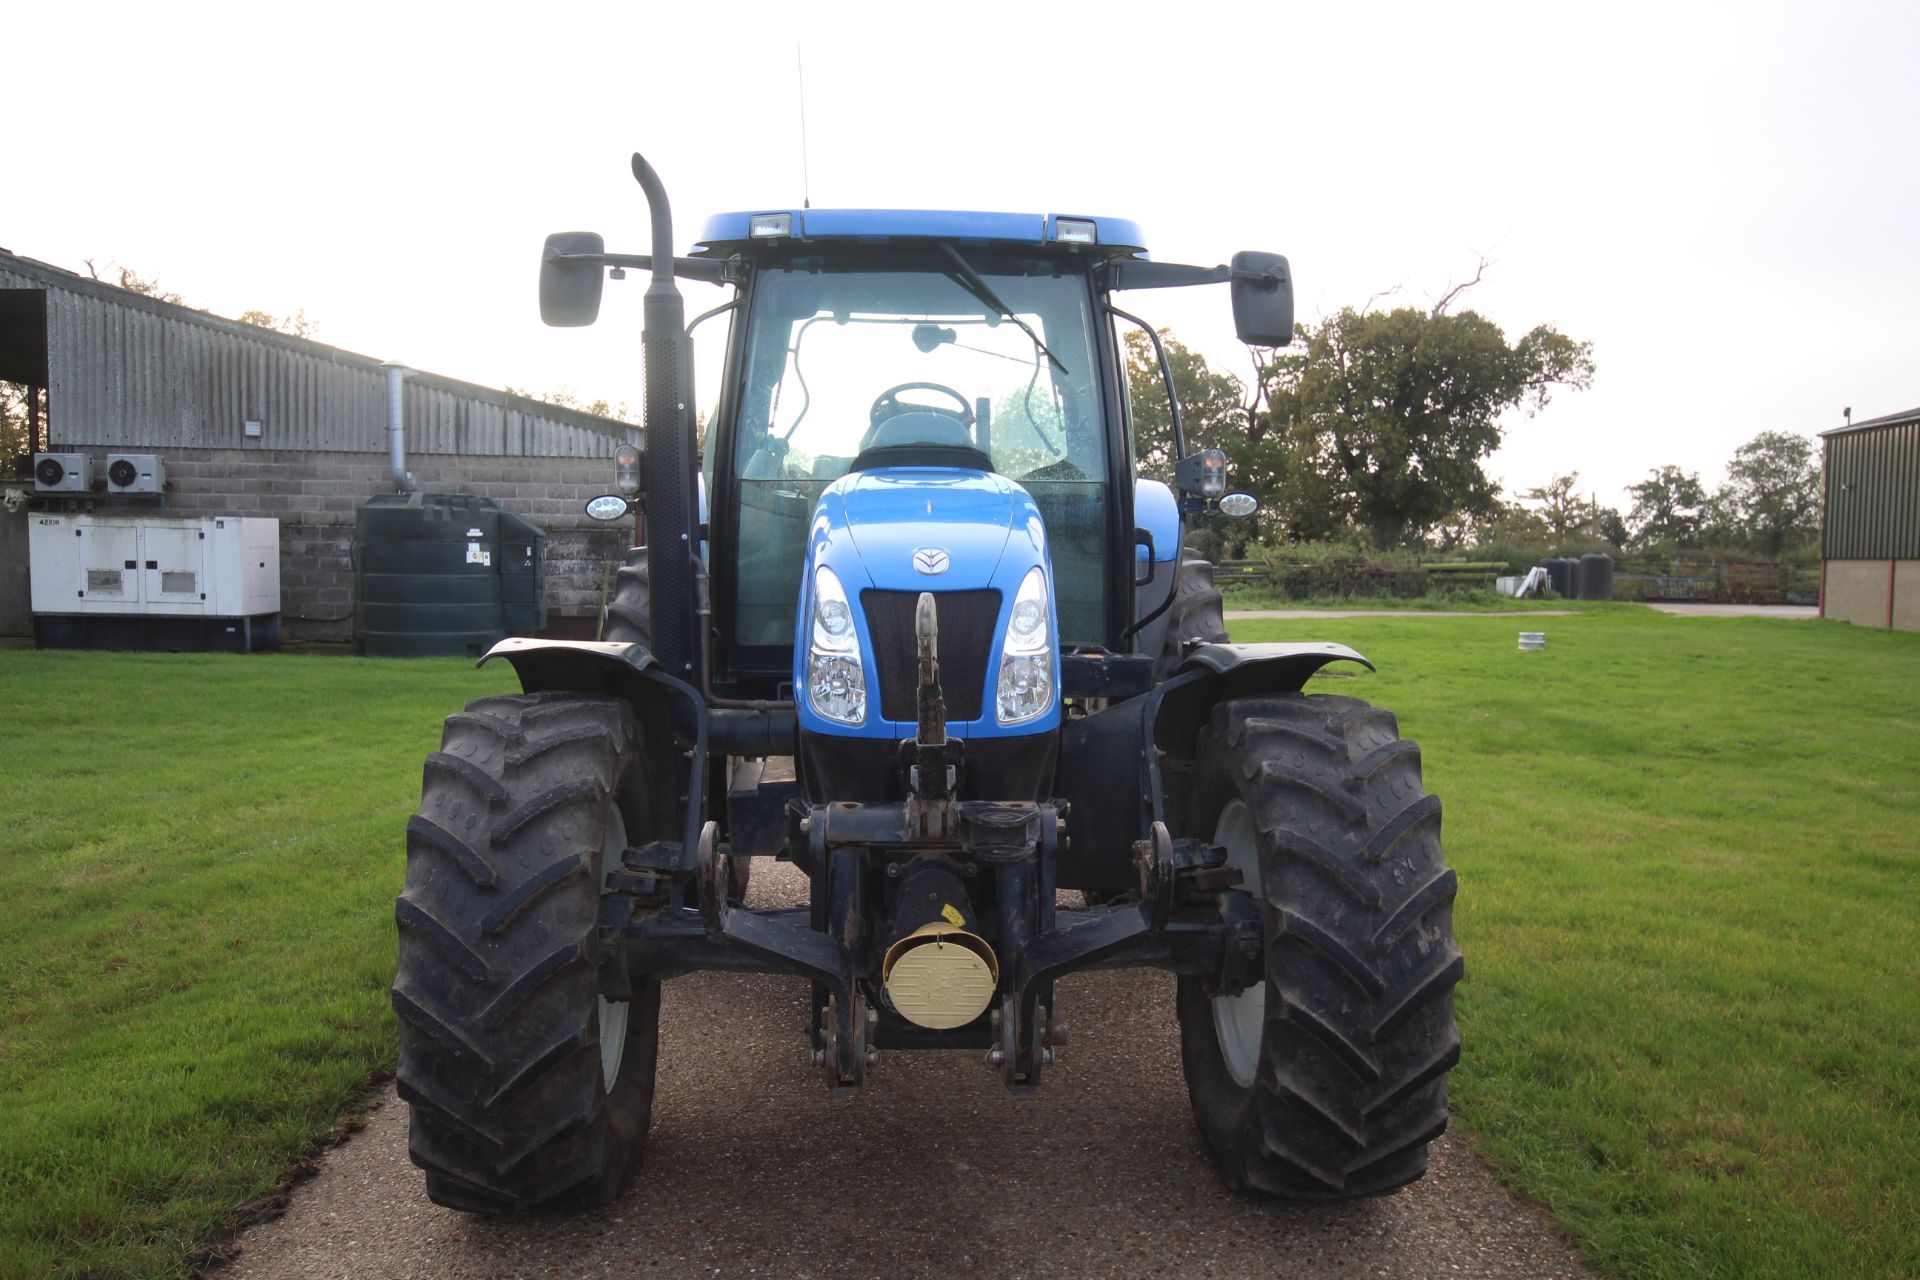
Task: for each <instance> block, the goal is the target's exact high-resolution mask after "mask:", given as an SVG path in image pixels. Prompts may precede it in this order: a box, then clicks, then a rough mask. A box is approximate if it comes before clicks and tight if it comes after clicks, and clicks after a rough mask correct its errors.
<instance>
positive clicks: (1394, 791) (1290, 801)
mask: <svg viewBox="0 0 1920 1280" xmlns="http://www.w3.org/2000/svg"><path fill="white" fill-rule="evenodd" d="M1194 776H1195V793H1194V796H1193V814H1194V817H1193V819H1191V820H1190V822H1191V825H1192V826H1193V827H1194V828H1195V830H1194V832H1193V833H1194V834H1199V835H1202V836H1210V835H1211V834H1212V823H1213V821H1214V817H1215V815H1217V814H1218V813H1219V811H1220V809H1221V808H1222V807H1223V806H1224V805H1225V803H1226V802H1227V801H1228V800H1230V799H1233V798H1235V797H1238V798H1240V799H1242V800H1243V801H1244V802H1245V803H1246V804H1247V806H1248V809H1249V810H1250V812H1251V814H1252V816H1253V819H1254V826H1255V829H1256V831H1257V833H1258V834H1257V839H1258V841H1259V844H1260V855H1261V856H1260V862H1261V866H1262V868H1263V871H1262V876H1261V880H1262V883H1261V884H1259V885H1254V886H1248V887H1249V888H1250V889H1252V890H1253V891H1254V892H1255V896H1256V897H1257V898H1258V899H1259V901H1260V905H1261V911H1262V914H1263V916H1264V917H1265V919H1266V929H1265V932H1266V936H1267V938H1268V944H1267V952H1266V967H1267V983H1268V986H1267V1005H1266V1017H1267V1025H1266V1031H1265V1036H1264V1039H1263V1043H1262V1047H1261V1054H1260V1063H1259V1069H1258V1072H1257V1075H1256V1078H1255V1081H1254V1084H1253V1086H1252V1087H1251V1088H1247V1089H1241V1088H1239V1087H1238V1086H1237V1085H1235V1084H1234V1083H1233V1081H1232V1079H1231V1077H1230V1076H1229V1075H1228V1073H1227V1071H1226V1068H1225V1065H1224V1062H1223V1060H1222V1059H1221V1058H1220V1050H1219V1044H1218V1040H1217V1037H1216V1034H1215V1031H1214V1027H1213V1021H1212V1004H1211V1000H1212V993H1211V992H1210V991H1209V990H1207V989H1206V987H1205V985H1204V983H1203V982H1202V981H1201V980H1200V979H1195V978H1185V979H1182V980H1181V983H1180V995H1179V1000H1180V1022H1181V1043H1182V1056H1183V1059H1184V1062H1185V1066H1186V1072H1187V1084H1188V1091H1189V1094H1190V1096H1191V1097H1192V1100H1193V1105H1194V1113H1195V1116H1196V1119H1197V1120H1198V1122H1199V1124H1200V1128H1201V1132H1202V1135H1203V1137H1204V1138H1205V1139H1206V1142H1207V1145H1208V1146H1209V1148H1211V1149H1212V1151H1213V1152H1214V1154H1215V1156H1216V1157H1217V1158H1218V1159H1219V1161H1220V1163H1221V1165H1222V1167H1223V1169H1224V1171H1225V1173H1226V1177H1227V1180H1228V1181H1229V1182H1230V1183H1231V1184H1233V1185H1234V1186H1235V1187H1237V1188H1251V1189H1254V1190H1258V1191H1263V1192H1266V1193H1269V1194H1273V1195H1278V1196H1281V1197H1284V1198H1288V1199H1296V1200H1339V1199H1348V1198H1352V1197H1358V1196H1367V1195H1378V1194H1380V1193H1382V1192H1385V1191H1391V1190H1393V1189H1394V1188H1396V1187H1398V1186H1401V1185H1403V1184H1405V1183H1407V1182H1411V1181H1413V1180H1414V1179H1415V1178H1418V1177H1419V1176H1420V1175H1421V1174H1422V1173H1424V1172H1425V1170H1426V1161H1427V1144H1428V1143H1429V1142H1431V1141H1432V1140H1433V1139H1434V1138H1436V1137H1438V1136H1439V1135H1440V1133H1441V1132H1443V1131H1444V1130H1445V1128H1446V1125H1447V1101H1446V1085H1445V1077H1446V1073H1447V1071H1448V1070H1449V1069H1450V1068H1451V1067H1452V1066H1453V1065H1454V1063H1455V1062H1457V1061H1458V1060H1459V1056H1460V1037H1459V1033H1458V1031H1457V1029H1456V1028H1455V1024H1454V1017H1453V988H1454V985H1455V984H1456V983H1458V982H1459V981H1460V979H1461V978H1462V977H1463V976H1464V974H1465V963H1464V961H1463V960H1462V958H1461V955H1460V951H1459V949H1458V947H1456V946H1455V944H1454V941H1453V924H1452V908H1453V900H1454V895H1455V892H1456V884H1457V882H1456V880H1455V878H1454V874H1453V872H1452V871H1450V870H1448V869H1447V868H1446V867H1445V865H1444V863H1443V862H1442V858H1441V849H1440V803H1439V801H1438V799H1436V798H1435V797H1433V796H1430V795H1428V794H1426V792H1425V791H1424V790H1423V789H1422V786H1421V781H1420V754H1419V749H1418V747H1416V746H1415V745H1414V744H1412V743H1410V742H1406V741H1404V740H1402V739H1401V738H1400V733H1399V726H1398V723H1397V721H1396V720H1395V718H1394V717H1393V715H1392V714H1391V713H1390V712H1387V711H1382V710H1380V709H1378V708H1374V707H1370V706H1368V705H1367V704H1366V703H1363V702H1360V701H1358V700H1357V699H1353V698H1341V697H1329V696H1316V695H1306V694H1289V695H1271V696H1263V697H1252V698H1240V699H1235V700H1233V701H1230V702H1227V703H1223V704H1222V705H1220V706H1218V707H1216V708H1215V709H1214V712H1213V715H1212V719H1211V721H1210V723H1209V724H1208V725H1207V726H1206V727H1205V728H1203V729H1202V730H1201V733H1200V739H1199V743H1198V750H1197V752H1196V764H1195V774H1194ZM1202 826H1204V827H1205V828H1206V830H1205V831H1204V832H1202V831H1200V830H1198V828H1199V827H1202Z"/></svg>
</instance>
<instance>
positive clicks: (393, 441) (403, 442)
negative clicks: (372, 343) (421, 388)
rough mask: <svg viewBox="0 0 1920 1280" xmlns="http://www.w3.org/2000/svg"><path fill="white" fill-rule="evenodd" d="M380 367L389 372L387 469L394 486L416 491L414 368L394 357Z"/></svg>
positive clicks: (404, 490) (405, 491) (400, 489)
mask: <svg viewBox="0 0 1920 1280" xmlns="http://www.w3.org/2000/svg"><path fill="white" fill-rule="evenodd" d="M380 367H381V368H382V369H385V370H386V371H387V469H388V471H389V472H391V473H392V475H393V485H394V488H396V489H398V490H399V491H400V492H401V493H412V492H413V472H411V471H409V470H407V378H408V376H409V375H411V374H412V373H413V370H412V369H409V368H407V366H405V365H403V364H399V363H397V362H395V361H392V360H389V361H387V362H386V363H385V364H383V365H381V366H380Z"/></svg>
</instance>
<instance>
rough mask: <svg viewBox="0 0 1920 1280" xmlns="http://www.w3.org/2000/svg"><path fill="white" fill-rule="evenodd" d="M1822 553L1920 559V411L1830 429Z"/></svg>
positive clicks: (1854, 557)
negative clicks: (1848, 427)
mask: <svg viewBox="0 0 1920 1280" xmlns="http://www.w3.org/2000/svg"><path fill="white" fill-rule="evenodd" d="M1825 439H1826V467H1825V476H1824V483H1825V489H1826V512H1825V515H1824V518H1823V519H1822V520H1821V527H1820V554H1821V556H1823V557H1824V558H1826V559H1829V560H1911V559H1920V410H1916V411H1915V412H1913V413H1911V414H1896V415H1893V416H1891V417H1888V418H1882V419H1875V420H1874V421H1873V422H1862V423H1858V424H1856V425H1855V426H1854V427H1853V429H1852V430H1850V431H1849V430H1842V431H1829V432H1826V433H1825Z"/></svg>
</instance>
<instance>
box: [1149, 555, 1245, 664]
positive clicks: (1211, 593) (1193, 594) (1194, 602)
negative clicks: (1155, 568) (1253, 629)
mask: <svg viewBox="0 0 1920 1280" xmlns="http://www.w3.org/2000/svg"><path fill="white" fill-rule="evenodd" d="M1223 599H1224V597H1222V595H1221V594H1220V588H1219V587H1217V586H1215V585H1214V581H1213V563H1212V561H1210V560H1207V559H1205V558H1203V557H1202V556H1201V555H1200V553H1199V552H1197V551H1195V550H1194V549H1193V548H1192V547H1181V548H1180V581H1179V583H1178V585H1176V586H1175V587H1174V591H1173V603H1172V604H1171V605H1170V606H1168V610H1167V613H1168V617H1167V638H1166V641H1165V642H1164V643H1163V644H1162V645H1161V648H1160V656H1159V658H1157V659H1156V660H1155V661H1154V664H1153V678H1154V681H1155V682H1156V683H1158V682H1159V681H1161V680H1164V679H1166V678H1167V677H1168V676H1169V675H1172V674H1173V669H1174V668H1175V667H1177V666H1179V665H1180V659H1181V658H1182V657H1184V656H1186V645H1187V642H1188V641H1192V640H1205V641H1207V642H1209V643H1218V642H1220V641H1223V640H1225V639H1226V638H1227V617H1226V613H1225V612H1224V608H1225V606H1224V605H1223V603H1222V601H1223Z"/></svg>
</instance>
